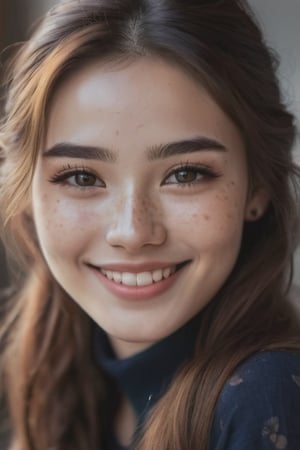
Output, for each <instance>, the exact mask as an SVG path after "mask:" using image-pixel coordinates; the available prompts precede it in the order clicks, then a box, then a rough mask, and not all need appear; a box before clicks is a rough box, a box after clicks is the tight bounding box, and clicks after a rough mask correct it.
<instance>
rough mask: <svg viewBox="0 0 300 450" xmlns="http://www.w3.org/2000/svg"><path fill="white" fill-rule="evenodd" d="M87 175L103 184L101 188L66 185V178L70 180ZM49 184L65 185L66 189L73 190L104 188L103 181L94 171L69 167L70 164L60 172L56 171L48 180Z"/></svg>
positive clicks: (83, 167) (75, 166)
mask: <svg viewBox="0 0 300 450" xmlns="http://www.w3.org/2000/svg"><path fill="white" fill-rule="evenodd" d="M83 173H84V174H88V175H93V176H94V177H95V178H96V179H97V180H99V181H100V182H101V184H103V186H99V185H98V186H97V185H92V186H80V185H73V184H70V183H67V180H68V178H71V177H73V176H76V175H78V174H83ZM48 181H49V182H50V183H55V184H65V185H66V186H68V187H71V188H75V189H84V190H87V189H91V188H96V187H106V186H105V183H104V181H103V180H102V179H101V178H100V177H99V175H97V174H96V173H95V172H94V170H92V169H90V168H88V167H86V166H78V165H76V164H75V165H73V166H72V165H71V164H67V165H66V166H63V167H62V168H61V169H60V170H58V171H57V172H56V173H55V174H54V175H53V176H52V177H50V178H49V180H48Z"/></svg>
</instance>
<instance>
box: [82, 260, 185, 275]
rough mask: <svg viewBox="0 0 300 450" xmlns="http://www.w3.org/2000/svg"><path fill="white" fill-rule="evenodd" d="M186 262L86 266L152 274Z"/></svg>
mask: <svg viewBox="0 0 300 450" xmlns="http://www.w3.org/2000/svg"><path fill="white" fill-rule="evenodd" d="M186 262H188V261H181V262H166V263H163V262H151V263H150V262H147V263H139V264H137V263H135V264H132V263H130V264H128V263H113V264H90V263H89V264H88V265H89V266H92V267H95V268H97V269H104V270H111V271H113V272H130V273H140V272H153V271H154V270H158V269H166V268H167V267H173V266H177V265H178V264H184V263H186Z"/></svg>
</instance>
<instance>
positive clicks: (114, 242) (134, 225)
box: [106, 193, 167, 253]
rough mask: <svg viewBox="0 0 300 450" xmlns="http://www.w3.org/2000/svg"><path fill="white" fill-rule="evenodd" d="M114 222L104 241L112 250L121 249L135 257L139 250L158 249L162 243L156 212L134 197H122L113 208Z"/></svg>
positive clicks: (163, 233) (161, 227) (144, 200)
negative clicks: (152, 247) (153, 247)
mask: <svg viewBox="0 0 300 450" xmlns="http://www.w3.org/2000/svg"><path fill="white" fill-rule="evenodd" d="M113 208H114V210H115V211H114V214H113V217H114V220H112V221H111V223H110V224H109V227H108V229H107V232H106V241H107V242H108V244H109V245H111V246H113V247H122V248H124V249H126V251H127V252H128V253H136V252H137V251H139V250H140V249H141V248H142V247H145V246H149V245H156V246H158V245H161V244H162V243H163V242H164V241H165V240H166V236H167V233H166V229H165V227H164V225H163V223H162V222H163V221H162V217H161V213H160V211H159V208H155V207H154V205H153V202H151V201H149V199H147V198H145V197H143V196H142V195H139V194H137V193H130V194H128V195H123V196H122V198H121V199H120V201H119V202H118V203H117V204H116V205H115V206H114V207H113Z"/></svg>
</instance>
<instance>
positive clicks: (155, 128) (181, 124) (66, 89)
mask: <svg viewBox="0 0 300 450" xmlns="http://www.w3.org/2000/svg"><path fill="white" fill-rule="evenodd" d="M141 133H143V136H144V137H147V139H149V138H150V137H152V138H153V139H155V137H157V139H159V138H160V135H161V134H163V135H164V136H163V137H164V139H168V138H170V139H176V138H182V135H183V134H189V135H191V134H199V133H203V134H207V133H208V134H210V137H214V138H216V139H217V138H219V139H223V140H224V141H225V142H224V143H225V144H227V145H228V146H231V145H232V140H233V141H235V143H236V141H237V140H238V141H239V143H240V144H241V145H242V138H241V136H240V133H239V131H238V130H237V127H236V126H235V125H234V124H233V122H232V121H231V119H230V118H229V117H228V116H227V115H226V114H225V113H224V112H223V111H222V109H221V108H220V107H219V106H218V104H217V103H216V102H215V101H214V100H213V98H212V97H211V96H210V94H209V93H208V92H207V90H206V89H205V88H204V87H203V86H202V85H201V84H200V83H199V82H197V81H196V80H194V79H193V78H192V77H191V76H189V75H188V74H187V73H186V72H185V71H184V70H183V69H180V68H179V67H178V66H175V65H174V64H171V63H170V62H166V61H164V60H162V59H160V58H156V57H155V58H154V57H141V58H138V59H136V60H133V61H129V62H128V61H127V62H126V63H124V62H123V63H114V64H112V63H107V62H102V61H93V62H89V63H88V64H86V65H84V66H83V67H81V68H80V69H78V70H77V71H76V72H75V73H71V74H69V75H68V76H67V77H66V78H65V79H64V80H63V81H62V82H61V83H60V84H59V86H58V87H57V89H56V91H55V93H54V96H53V98H52V101H51V103H50V108H49V121H48V133H47V141H48V145H50V144H53V142H49V140H50V141H53V140H66V139H70V138H72V140H74V139H86V138H88V139H90V137H91V135H93V134H94V135H95V139H104V140H105V139H107V138H108V137H109V136H110V137H111V135H112V134H113V135H114V137H116V136H122V137H123V138H125V139H127V138H128V139H130V140H131V142H133V141H134V140H135V139H137V138H138V137H139V136H140V135H141ZM79 135H80V136H79ZM54 143H55V142H54Z"/></svg>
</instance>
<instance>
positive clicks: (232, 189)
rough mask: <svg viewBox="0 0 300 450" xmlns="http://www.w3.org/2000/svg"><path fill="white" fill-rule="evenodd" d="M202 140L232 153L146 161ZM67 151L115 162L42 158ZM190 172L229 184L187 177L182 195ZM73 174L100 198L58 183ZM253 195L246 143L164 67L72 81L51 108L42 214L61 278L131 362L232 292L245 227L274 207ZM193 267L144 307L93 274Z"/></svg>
mask: <svg viewBox="0 0 300 450" xmlns="http://www.w3.org/2000/svg"><path fill="white" fill-rule="evenodd" d="M196 136H205V137H208V138H210V139H215V140H217V141H218V142H219V143H221V144H222V145H223V146H224V147H225V148H226V151H223V150H220V149H215V150H212V149H210V150H201V151H197V152H192V153H187V154H180V155H173V156H171V157H168V158H165V159H160V160H153V161H149V160H148V159H147V156H146V153H145V152H146V150H147V149H148V148H150V147H152V146H154V145H159V144H166V143H168V142H174V141H181V140H185V139H192V138H194V137H196ZM62 142H70V143H73V144H74V143H75V144H80V145H84V146H93V147H95V146H96V147H99V146H101V147H105V148H108V149H111V150H112V151H114V152H115V155H114V156H115V159H116V161H115V162H103V161H98V160H92V159H85V158H81V159H78V158H76V159H75V158H71V157H45V156H43V153H44V152H47V150H48V149H50V148H51V147H53V146H54V145H56V144H58V143H62ZM187 163H188V164H189V165H191V164H193V165H195V164H196V165H200V166H201V167H203V166H205V167H209V168H210V170H212V171H213V172H214V173H215V175H218V176H216V177H209V176H207V175H205V174H204V175H203V174H201V172H200V173H196V175H195V173H194V172H188V179H190V180H191V179H192V183H183V182H181V183H179V181H178V177H177V178H176V176H175V175H174V174H173V175H170V172H171V171H172V170H174V168H178V166H180V165H182V164H187ZM74 166H75V167H76V168H79V169H81V170H83V169H84V170H86V171H88V172H92V174H93V175H92V177H91V176H90V177H89V178H88V180H92V182H91V183H90V184H92V185H91V186H89V187H78V184H77V185H76V182H77V183H78V177H77V179H76V178H75V177H74V176H70V178H69V179H68V180H65V181H64V182H63V183H53V177H54V176H55V174H57V172H61V171H62V170H63V171H65V172H66V171H68V170H70V168H72V169H74ZM76 180H77V181H76ZM180 180H182V179H180ZM93 183H94V185H93ZM248 186H249V180H248V173H247V164H246V157H245V150H244V145H243V140H242V138H241V135H240V133H239V131H238V129H237V128H236V126H235V125H234V124H233V123H232V122H231V120H230V119H229V118H228V117H227V116H226V115H225V114H224V112H223V111H222V110H221V109H220V107H219V106H218V105H217V104H216V103H215V102H214V100H213V99H212V98H211V97H210V96H209V95H208V93H207V92H206V91H205V89H204V88H203V87H202V86H201V85H199V84H198V83H196V82H195V81H194V80H192V79H191V78H190V77H189V76H188V75H187V74H186V73H184V72H183V71H181V70H180V69H179V68H177V67H175V66H172V65H171V64H169V63H166V62H164V61H162V60H160V59H158V58H153V57H151V58H149V57H143V58H140V59H137V60H135V61H132V62H130V63H128V64H126V65H124V64H123V65H122V66H121V65H119V66H117V65H116V66H112V65H110V66H109V65H107V64H105V63H103V62H94V63H89V65H87V66H85V67H83V68H81V69H80V70H79V71H78V72H76V73H74V74H72V75H70V76H69V77H68V78H67V79H66V80H64V81H63V82H62V83H61V85H60V86H59V87H58V89H57V91H56V93H55V95H54V98H53V99H52V103H51V105H50V116H49V124H48V129H47V138H46V142H45V146H44V147H43V148H42V149H41V152H40V155H39V158H38V161H37V166H36V169H35V173H34V179H33V184H32V209H33V215H34V221H35V225H36V230H37V234H38V239H39V242H40V246H41V250H42V252H43V254H44V257H45V259H46V261H47V263H48V265H49V268H50V270H51V272H52V274H53V276H54V277H55V278H56V280H57V281H58V283H59V284H61V286H62V287H63V288H64V289H65V290H66V291H67V292H68V293H69V295H70V296H71V297H72V298H73V299H74V300H75V301H76V302H77V303H78V304H79V305H80V306H81V307H82V308H83V309H84V310H85V311H86V312H87V314H89V315H90V316H91V317H92V318H93V319H94V320H95V322H97V323H98V324H99V325H100V326H101V327H102V328H103V329H104V330H105V331H106V332H107V333H108V335H109V337H110V340H111V342H112V345H113V347H114V349H115V351H116V354H117V355H118V356H120V357H124V356H128V355H130V354H133V353H135V352H137V351H139V350H141V349H143V348H146V347H147V346H149V345H151V344H152V343H154V342H156V341H157V340H160V339H162V338H164V337H165V336H167V335H169V334H171V333H172V332H174V331H175V330H176V329H178V328H179V327H180V326H182V325H183V324H184V323H186V322H187V321H188V320H189V319H190V318H192V317H193V316H194V315H195V314H196V313H197V312H198V311H200V310H201V309H202V308H203V307H204V306H205V305H206V304H207V303H208V302H209V301H210V300H211V299H212V297H213V296H214V295H215V294H216V292H217V291H218V290H219V289H220V287H221V286H222V285H223V283H224V281H225V280H226V279H227V277H228V275H229V274H230V272H231V270H232V268H233V266H234V264H235V261H236V258H237V255H238V252H239V248H240V242H241V235H242V230H243V224H244V220H245V219H249V220H252V219H251V217H250V216H251V214H250V210H251V209H253V207H256V208H257V209H258V211H259V213H258V216H260V215H261V214H262V212H263V210H264V207H265V204H264V199H265V197H264V196H263V195H261V196H260V194H257V191H256V194H255V195H251V193H250V195H249V192H248ZM257 218H258V217H256V218H255V220H256V219H257ZM253 220H254V218H253ZM187 260H189V261H191V262H190V263H189V264H188V265H187V266H185V267H184V268H183V269H181V271H180V273H179V274H178V276H177V278H176V281H175V282H174V283H172V284H171V285H170V287H169V288H168V289H167V290H166V291H165V292H163V293H161V294H159V295H156V296H154V297H153V298H150V299H149V298H148V299H140V300H137V299H126V300H125V299H124V298H120V297H118V296H117V295H114V294H112V293H111V292H109V291H108V290H107V288H106V287H105V285H104V284H103V283H102V282H101V280H100V279H99V278H98V277H97V276H96V275H95V272H94V271H92V270H91V269H90V268H89V267H88V265H87V263H89V264H93V265H96V266H107V265H110V264H116V263H124V264H133V263H146V264H148V263H154V265H155V264H157V265H158V264H162V263H166V265H169V266H170V265H172V264H176V263H179V262H183V261H187Z"/></svg>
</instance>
